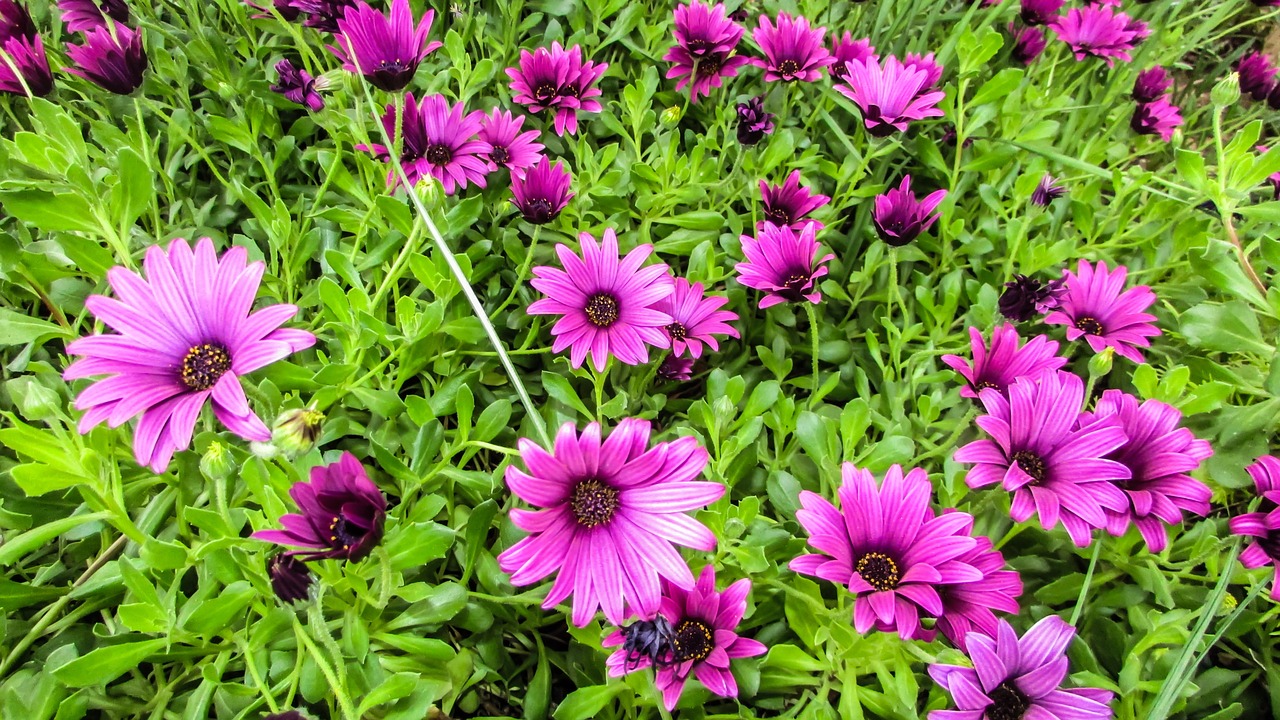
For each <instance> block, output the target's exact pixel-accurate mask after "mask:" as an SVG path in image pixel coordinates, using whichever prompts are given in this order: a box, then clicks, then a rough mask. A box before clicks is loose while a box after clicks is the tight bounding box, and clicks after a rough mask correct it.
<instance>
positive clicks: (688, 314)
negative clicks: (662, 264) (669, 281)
mask: <svg viewBox="0 0 1280 720" xmlns="http://www.w3.org/2000/svg"><path fill="white" fill-rule="evenodd" d="M727 302H729V298H726V297H724V296H723V295H704V294H703V291H702V283H693V284H692V285H690V284H689V281H688V280H685V279H684V278H679V277H678V278H676V279H675V282H674V284H673V285H672V286H671V292H670V294H669V295H666V296H664V297H663V298H662V299H661V300H659V301H658V304H657V305H656V307H657V309H658V310H659V311H660V312H664V313H666V314H668V315H670V316H671V324H670V325H667V327H666V331H667V335H668V336H670V337H671V354H672V355H674V356H676V357H679V356H681V355H684V351H685V350H686V349H687V350H688V351H689V356H690V357H692V358H700V357H702V344H703V343H706V344H707V345H709V346H711V349H712V350H715V351H717V352H718V351H719V350H720V344H719V342H718V341H717V340H716V335H728V336H730V337H735V338H736V337H738V331H737V330H735V329H734V327H733V326H732V325H729V324H727V323H729V322H732V321H734V320H737V319H738V314H737V313H734V312H729V311H728V310H721V309H720V308H721V307H722V306H723V305H724V304H725V303H727Z"/></svg>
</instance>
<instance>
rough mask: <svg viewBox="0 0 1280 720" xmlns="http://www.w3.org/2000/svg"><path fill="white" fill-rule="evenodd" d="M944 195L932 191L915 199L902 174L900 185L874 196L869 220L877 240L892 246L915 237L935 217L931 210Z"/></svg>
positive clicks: (943, 192)
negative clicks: (874, 205)
mask: <svg viewBox="0 0 1280 720" xmlns="http://www.w3.org/2000/svg"><path fill="white" fill-rule="evenodd" d="M946 196H947V191H946V190H935V191H933V192H931V193H929V194H928V195H927V196H925V198H924V199H923V200H919V199H917V198H916V195H915V193H913V192H911V176H910V175H907V176H905V177H903V178H902V184H901V185H899V186H898V187H896V188H892V189H890V190H889V191H888V192H886V193H884V194H881V195H877V196H876V207H875V211H874V212H872V221H873V222H874V223H875V226H876V231H877V232H879V233H880V239H881V240H884V241H885V242H886V243H889V244H890V245H893V246H895V247H897V246H901V245H906V244H907V243H909V242H911V241H912V240H915V239H916V238H917V237H918V236H919V235H920V233H922V232H924V231H925V230H928V229H929V227H930V226H931V225H933V223H934V222H936V221H937V220H938V216H937V215H935V214H934V213H933V211H934V210H935V209H937V207H938V205H939V203H941V202H942V200H943V198H945V197H946Z"/></svg>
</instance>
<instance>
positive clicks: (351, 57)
mask: <svg viewBox="0 0 1280 720" xmlns="http://www.w3.org/2000/svg"><path fill="white" fill-rule="evenodd" d="M435 15H436V14H435V11H434V10H428V11H427V12H426V13H424V14H423V16H422V20H420V21H419V22H418V24H417V25H416V26H415V25H414V24H413V11H412V10H410V9H409V0H391V13H390V16H388V15H386V14H383V12H382V11H380V10H374V9H373V7H371V6H370V5H369V3H366V2H364V0H360V2H359V3H357V4H356V5H355V6H353V7H350V8H347V9H346V11H345V12H344V13H343V15H342V18H341V19H340V20H338V31H337V33H336V34H335V35H334V38H333V44H332V45H330V46H328V47H329V52H331V53H333V54H334V55H336V56H338V59H339V60H341V61H342V68H343V69H344V70H347V71H348V72H353V73H358V74H361V75H364V77H365V79H367V80H368V81H369V83H370V84H372V85H373V86H374V87H377V88H381V89H383V90H386V91H388V92H396V91H399V90H403V89H404V88H405V86H407V85H408V84H409V81H411V80H413V75H414V73H416V72H417V71H418V65H419V64H420V63H421V62H422V61H423V60H424V59H426V57H427V55H430V54H431V53H432V52H434V51H435V50H436V48H438V47H440V45H441V43H440V42H439V41H436V42H432V43H428V42H427V35H429V34H430V33H431V21H432V19H434V18H435ZM464 185H465V183H464Z"/></svg>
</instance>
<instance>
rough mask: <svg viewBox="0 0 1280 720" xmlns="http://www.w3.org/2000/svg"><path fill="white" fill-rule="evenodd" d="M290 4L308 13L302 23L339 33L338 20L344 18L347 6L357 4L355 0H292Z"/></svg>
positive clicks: (351, 6)
mask: <svg viewBox="0 0 1280 720" xmlns="http://www.w3.org/2000/svg"><path fill="white" fill-rule="evenodd" d="M290 5H291V6H292V7H293V8H295V9H297V10H298V11H299V12H302V13H306V16H307V18H306V19H305V20H303V21H302V24H303V25H304V26H306V27H309V28H314V29H316V30H319V31H321V32H327V33H337V32H338V22H339V21H340V20H342V18H343V16H344V15H345V14H346V12H347V8H353V7H355V6H356V3H355V0H290Z"/></svg>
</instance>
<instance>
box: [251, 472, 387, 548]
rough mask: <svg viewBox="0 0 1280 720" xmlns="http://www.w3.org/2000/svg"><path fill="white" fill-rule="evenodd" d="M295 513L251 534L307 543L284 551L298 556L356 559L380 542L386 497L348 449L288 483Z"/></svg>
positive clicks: (285, 542) (270, 539)
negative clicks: (275, 527)
mask: <svg viewBox="0 0 1280 720" xmlns="http://www.w3.org/2000/svg"><path fill="white" fill-rule="evenodd" d="M289 497H291V498H293V501H294V502H295V503H297V504H298V509H299V510H301V511H302V514H301V515H295V514H293V513H290V514H288V515H284V516H282V517H281V518H280V525H281V527H282V528H283V529H282V530H259V531H257V532H255V533H254V534H253V535H252V537H255V538H257V539H259V540H266V541H267V542H273V543H278V544H280V545H292V546H295V547H305V548H312V550H290V551H289V554H290V555H297V556H299V557H301V558H303V559H304V560H319V559H322V558H332V559H339V560H349V561H351V562H356V561H359V560H363V559H365V558H366V557H368V556H369V553H371V552H373V549H374V548H375V547H377V546H378V543H379V542H381V541H382V526H383V524H384V522H385V521H386V517H387V499H386V498H385V497H383V496H382V491H381V490H379V489H378V486H377V485H374V484H373V481H372V480H370V479H369V476H368V475H367V474H366V473H365V471H364V466H362V465H361V464H360V461H359V460H356V458H355V456H354V455H352V454H351V453H349V452H344V453H342V458H341V459H340V460H338V461H337V462H335V463H332V464H330V465H317V466H316V467H313V468H311V481H310V482H307V481H305V480H303V481H299V482H296V483H294V484H293V486H292V487H290V488H289Z"/></svg>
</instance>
